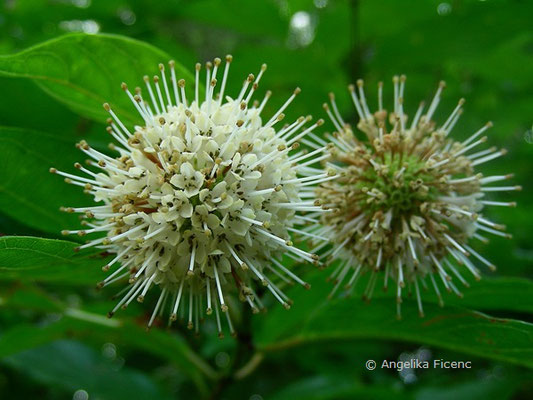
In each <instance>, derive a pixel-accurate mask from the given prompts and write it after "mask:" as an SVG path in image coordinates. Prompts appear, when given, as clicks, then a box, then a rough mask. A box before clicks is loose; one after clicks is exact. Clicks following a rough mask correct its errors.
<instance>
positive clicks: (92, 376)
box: [2, 340, 172, 400]
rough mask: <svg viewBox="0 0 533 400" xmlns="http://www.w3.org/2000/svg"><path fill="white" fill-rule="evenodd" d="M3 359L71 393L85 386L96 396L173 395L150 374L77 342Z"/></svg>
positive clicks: (113, 398)
mask: <svg viewBox="0 0 533 400" xmlns="http://www.w3.org/2000/svg"><path fill="white" fill-rule="evenodd" d="M2 362H3V363H4V364H7V365H8V366H10V367H12V368H15V369H17V370H19V371H21V372H23V373H26V374H28V375H30V376H31V377H32V378H34V379H35V380H37V381H40V382H42V383H45V384H48V385H56V386H58V387H60V388H62V389H64V390H68V391H69V392H71V393H73V392H75V391H76V390H78V389H83V390H85V391H86V392H88V393H89V395H90V396H91V397H92V398H98V399H102V400H106V399H108V400H120V399H124V400H126V399H132V398H136V399H165V400H167V399H171V398H172V396H170V395H169V394H168V393H164V392H162V391H161V389H160V388H159V387H158V386H157V385H156V384H155V382H153V381H152V380H151V379H150V378H149V377H148V376H147V375H145V374H143V373H141V372H140V371H137V370H134V369H131V368H128V367H122V368H121V367H120V364H117V362H118V360H110V359H106V358H104V357H103V356H102V355H100V354H98V353H97V352H96V351H94V350H93V349H91V348H90V347H87V346H85V345H83V344H81V343H78V342H74V341H67V340H61V341H56V342H54V343H51V344H48V345H46V346H42V347H39V348H36V349H31V350H28V351H25V352H22V353H19V354H16V355H13V356H10V357H8V358H5V359H4V360H3V361H2ZM73 366H75V368H73ZM69 394H70V393H69Z"/></svg>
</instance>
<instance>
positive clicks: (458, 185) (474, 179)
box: [316, 76, 520, 317]
mask: <svg viewBox="0 0 533 400" xmlns="http://www.w3.org/2000/svg"><path fill="white" fill-rule="evenodd" d="M393 82H394V105H393V109H392V110H391V111H387V110H385V109H384V108H383V101H382V98H383V96H382V87H383V85H382V84H381V83H380V84H379V87H378V109H377V111H375V112H374V113H371V112H370V110H369V107H368V105H367V102H366V98H365V94H364V89H363V81H361V80H359V81H358V82H357V89H356V87H355V86H353V85H350V86H349V90H350V94H351V97H352V100H353V102H354V105H355V108H356V110H357V113H358V115H359V118H360V120H359V123H358V124H357V128H358V129H359V130H360V131H361V132H362V133H363V134H364V136H366V137H365V138H364V139H359V138H358V136H356V134H354V132H353V131H352V129H351V128H350V126H349V125H348V124H346V123H345V122H344V120H343V119H342V117H341V115H340V113H339V111H338V108H337V105H336V103H335V98H334V96H333V94H331V95H330V99H331V108H330V106H328V105H327V104H324V108H325V110H326V112H327V114H328V115H329V117H330V119H331V121H332V122H333V124H334V126H335V128H336V132H335V133H334V134H333V135H329V134H328V135H326V137H327V138H328V139H329V140H330V141H331V145H330V153H331V157H330V160H329V162H328V163H327V166H328V168H330V169H331V168H333V169H335V170H336V171H337V174H338V175H339V178H337V179H335V180H333V181H329V182H327V183H322V184H321V186H320V187H319V188H318V189H317V191H316V193H317V197H318V198H319V199H320V200H321V202H322V204H324V205H325V206H327V207H329V208H331V209H332V210H333V212H330V213H326V214H324V215H323V216H322V223H323V224H324V225H326V226H328V227H329V228H330V229H329V231H328V232H329V236H330V238H331V240H332V241H333V243H334V246H333V248H332V249H331V250H330V251H329V252H328V253H327V254H328V255H329V256H330V257H331V258H332V259H340V260H341V261H340V264H339V265H338V267H337V268H336V269H335V271H334V272H333V274H332V276H331V278H332V279H334V280H335V281H336V286H335V288H334V291H336V290H338V288H339V287H340V285H341V284H342V283H343V282H347V285H346V286H347V287H352V286H353V284H354V283H355V281H356V280H357V279H358V277H359V276H361V275H363V274H367V275H368V276H369V278H368V284H367V287H366V289H365V291H364V295H363V297H364V298H366V299H370V297H371V296H372V293H373V291H374V288H375V286H376V283H377V281H378V280H383V282H384V286H385V288H387V287H388V284H389V283H388V282H389V280H390V279H393V280H395V281H396V285H397V301H398V308H397V313H398V317H400V316H401V313H400V303H401V296H402V289H403V288H404V287H405V286H406V285H407V286H408V288H409V291H411V290H413V291H414V292H415V294H416V298H417V302H418V308H419V312H420V315H423V310H422V302H421V297H420V291H421V288H420V286H423V287H426V286H431V287H432V290H434V291H435V293H436V296H437V297H438V300H439V303H440V304H442V297H441V294H440V292H441V289H442V288H444V289H445V290H447V291H453V292H455V293H456V294H457V295H460V296H461V292H460V291H459V290H458V289H457V287H456V285H455V284H454V282H453V281H452V276H456V277H457V278H458V280H459V281H461V282H462V283H463V284H464V285H465V286H468V283H467V281H466V280H465V279H464V278H463V276H462V272H463V270H465V269H466V270H469V271H470V272H471V273H472V274H473V275H474V277H475V278H476V279H479V278H480V273H479V271H478V268H477V267H476V266H475V263H477V262H480V263H481V264H484V265H486V266H487V267H488V268H489V269H494V268H495V267H494V266H493V265H492V264H491V263H490V262H489V261H488V260H486V259H485V258H484V257H483V256H481V255H480V254H478V253H477V252H476V251H475V250H474V249H472V247H470V245H469V242H470V240H471V239H479V240H481V241H486V238H485V236H484V235H485V234H487V233H488V234H494V235H499V236H508V235H507V234H506V233H503V232H502V230H503V229H504V226H503V225H500V224H497V223H495V222H492V221H490V220H489V219H487V218H485V217H484V216H483V214H482V212H483V208H484V206H489V205H491V206H514V205H515V203H504V202H497V201H490V200H486V199H485V194H486V193H487V192H493V191H509V190H517V189H520V187H518V186H489V184H492V183H493V182H498V181H503V180H506V179H508V178H510V177H511V175H496V176H487V177H484V176H483V175H482V174H481V173H479V172H478V171H477V167H478V166H479V165H481V164H484V163H486V162H488V161H491V160H493V159H495V158H497V157H499V156H501V155H503V154H505V150H497V149H495V148H489V149H486V150H483V149H481V145H482V144H483V143H485V141H486V140H487V137H486V136H483V134H484V132H485V131H486V130H487V129H488V128H489V127H491V125H492V124H491V123H490V122H489V123H487V124H486V125H485V126H483V127H482V128H481V129H480V130H478V131H477V132H475V133H474V134H473V135H472V136H470V137H469V138H468V139H466V140H465V141H462V142H458V141H455V140H453V139H452V138H451V137H450V132H451V130H452V129H453V127H454V126H455V125H456V123H457V121H458V119H459V116H460V115H461V113H462V110H463V108H462V106H463V103H464V100H463V99H461V100H460V101H459V104H458V105H457V107H456V108H455V109H454V110H453V112H452V113H451V115H450V116H449V117H448V118H447V119H446V121H445V122H444V123H442V124H437V123H436V122H434V121H433V120H432V117H433V114H434V112H435V110H436V108H437V105H438V103H439V100H440V97H441V92H442V90H443V89H444V87H445V85H444V83H443V82H441V84H440V86H439V88H438V90H437V93H436V95H435V97H434V98H433V100H432V102H431V104H430V105H429V107H428V108H427V109H426V108H425V107H424V104H423V103H422V104H421V105H420V107H419V108H418V110H417V111H416V113H415V115H414V117H413V118H411V119H410V118H408V116H407V114H406V113H405V111H404V109H403V97H404V90H405V77H404V76H402V77H394V79H393Z"/></svg>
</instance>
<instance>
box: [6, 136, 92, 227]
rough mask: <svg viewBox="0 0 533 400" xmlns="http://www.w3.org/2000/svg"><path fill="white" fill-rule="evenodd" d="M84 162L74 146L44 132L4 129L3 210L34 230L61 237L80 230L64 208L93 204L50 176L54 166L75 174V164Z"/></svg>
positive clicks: (79, 189)
mask: <svg viewBox="0 0 533 400" xmlns="http://www.w3.org/2000/svg"><path fill="white" fill-rule="evenodd" d="M80 159H81V160H83V154H82V153H80V152H79V151H78V150H76V149H75V148H74V146H73V142H71V141H69V140H67V139H63V138H61V137H58V136H56V135H51V134H48V133H43V132H35V131H29V130H24V129H18V128H8V127H0V170H1V171H2V180H0V209H1V210H2V212H4V213H5V214H7V215H9V216H10V217H11V218H13V219H15V220H17V221H19V222H22V223H23V224H25V225H28V226H30V227H33V228H36V229H39V230H42V231H46V232H51V233H54V234H56V235H58V234H59V233H60V232H61V230H62V229H66V228H69V227H76V226H79V220H78V218H77V216H76V215H74V214H67V213H64V212H60V211H59V207H60V206H74V207H76V206H83V205H86V204H88V203H90V202H91V200H90V199H89V197H88V196H85V195H84V194H83V190H81V189H82V188H80V187H75V186H73V185H67V184H66V183H65V182H63V179H61V178H60V177H59V176H55V175H52V174H50V172H49V169H50V167H51V166H54V167H57V168H58V169H60V170H63V171H68V172H75V171H76V170H75V169H74V167H73V164H74V162H76V161H78V160H80Z"/></svg>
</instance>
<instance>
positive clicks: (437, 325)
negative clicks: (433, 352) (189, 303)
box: [255, 282, 533, 367]
mask: <svg viewBox="0 0 533 400" xmlns="http://www.w3.org/2000/svg"><path fill="white" fill-rule="evenodd" d="M522 283H524V282H521V283H520V284H522ZM509 285H511V283H509ZM503 287H504V289H502V294H503V293H506V294H507V295H508V294H509V291H512V289H511V288H512V285H511V286H507V287H505V285H504V286H503ZM517 287H519V285H517ZM530 287H531V286H530V282H527V283H526V284H525V285H524V286H523V288H525V290H526V291H529V290H530ZM315 288H318V292H317V294H318V295H320V296H323V297H321V298H322V299H323V300H318V301H317V297H316V295H312V296H305V294H309V293H302V291H301V290H300V291H292V293H290V292H289V295H290V294H294V296H293V299H294V306H293V308H292V309H291V311H290V313H291V315H290V318H288V315H287V311H286V310H280V309H279V308H275V309H273V310H271V311H270V312H269V315H267V316H266V317H265V318H264V321H263V323H258V324H257V326H256V327H255V334H256V336H255V338H256V344H257V346H258V348H259V350H260V351H265V352H268V351H274V350H279V349H284V348H288V347H293V346H300V345H305V344H310V343H316V342H324V341H337V340H359V339H381V340H401V341H406V342H413V343H420V344H426V345H431V346H437V347H442V348H446V349H450V350H454V351H458V352H463V353H465V354H472V355H477V356H480V357H485V358H492V359H495V360H503V361H509V362H512V363H516V364H521V365H526V366H529V367H533V349H532V348H531V341H532V340H533V325H532V324H529V323H526V322H522V321H517V320H511V319H500V318H492V317H490V316H487V315H485V314H482V313H479V312H476V311H471V310H467V309H464V308H461V307H458V306H452V305H451V304H446V305H445V307H444V308H440V307H438V305H436V304H435V303H432V302H431V299H430V296H429V295H428V296H426V298H427V300H428V301H425V302H424V312H425V315H426V316H425V318H419V317H418V312H417V305H416V301H414V299H409V298H406V299H404V302H403V304H402V314H403V317H404V318H403V320H401V321H398V320H397V319H396V318H395V303H394V298H393V297H391V296H385V297H383V295H380V296H378V295H376V298H373V299H372V302H371V304H366V303H364V302H362V301H361V299H360V298H359V297H349V298H340V299H336V300H332V301H327V300H325V296H324V295H325V294H326V293H327V290H325V287H324V286H323V285H320V284H317V285H314V287H313V289H315ZM498 288H499V287H498V285H496V284H495V285H488V286H487V291H486V292H485V293H489V291H490V290H492V289H493V293H492V295H493V296H494V298H495V299H501V298H502V297H503V296H501V297H500V296H498ZM328 289H329V290H330V289H331V288H328ZM517 293H518V290H517ZM529 293H530V292H529ZM467 294H468V292H466V295H465V299H463V301H465V300H467V299H468V295H467ZM522 296H527V293H526V292H524V293H522V294H518V297H517V300H518V301H519V299H520V298H521V297H522ZM529 296H530V295H529ZM474 298H475V297H474ZM522 298H524V297H522ZM484 300H485V301H488V305H489V307H493V306H494V304H495V302H496V300H489V299H487V298H486V297H484V296H483V295H481V296H480V297H478V298H477V300H474V301H473V303H477V304H478V305H482V304H483V301H484ZM466 303H467V302H466ZM459 304H460V303H459ZM467 304H468V303H467ZM527 304H528V305H526V309H530V301H528V302H527ZM517 309H518V310H520V309H522V308H521V307H517Z"/></svg>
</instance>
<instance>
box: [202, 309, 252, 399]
mask: <svg viewBox="0 0 533 400" xmlns="http://www.w3.org/2000/svg"><path fill="white" fill-rule="evenodd" d="M236 340H237V348H236V350H235V356H234V358H233V362H232V364H231V367H230V369H229V371H228V373H227V374H225V375H223V376H221V377H220V378H219V379H218V381H217V382H216V384H215V386H214V388H213V391H212V392H211V394H210V396H209V399H210V400H216V399H219V398H220V397H221V394H222V393H223V392H224V390H226V388H227V387H228V386H229V385H230V384H231V383H233V382H234V381H235V380H236V379H243V378H245V377H246V376H248V375H250V374H251V373H252V372H253V371H254V370H255V369H256V368H257V366H258V365H259V364H260V363H261V360H262V359H263V354H262V353H254V352H255V346H254V345H253V341H252V318H251V313H250V309H249V308H248V304H246V303H242V326H241V328H240V329H239V334H238V336H237V339H236ZM248 358H249V361H248V362H247V363H246V364H245V365H244V366H242V367H240V368H239V366H240V365H242V363H243V360H245V359H248Z"/></svg>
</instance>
